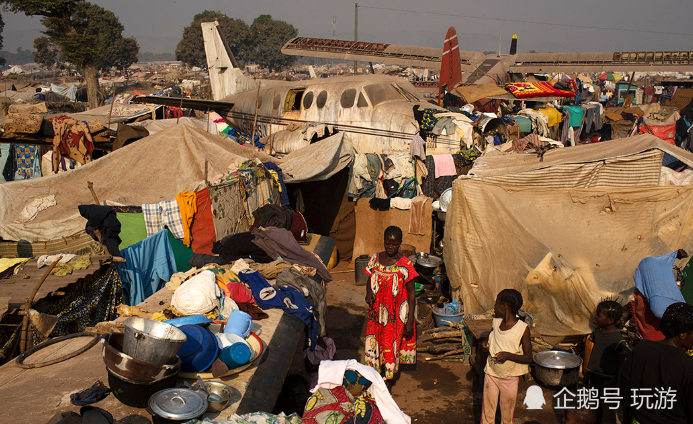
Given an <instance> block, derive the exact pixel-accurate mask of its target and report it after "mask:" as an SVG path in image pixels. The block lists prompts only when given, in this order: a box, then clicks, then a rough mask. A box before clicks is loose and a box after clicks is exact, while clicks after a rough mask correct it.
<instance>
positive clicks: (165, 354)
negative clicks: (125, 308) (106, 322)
mask: <svg viewBox="0 0 693 424" xmlns="http://www.w3.org/2000/svg"><path fill="white" fill-rule="evenodd" d="M124 324H125V337H124V339H123V353H125V354H126V355H130V356H132V357H133V358H135V359H140V360H142V361H146V362H152V363H154V364H160V365H165V364H171V363H173V362H174V360H175V357H176V354H177V353H178V350H179V349H180V347H181V346H182V345H183V343H185V340H186V337H185V333H183V332H182V331H181V330H179V329H178V328H176V327H174V326H172V325H170V324H165V323H163V322H160V321H156V320H153V319H149V318H140V317H132V318H128V319H126V320H125V323H124Z"/></svg>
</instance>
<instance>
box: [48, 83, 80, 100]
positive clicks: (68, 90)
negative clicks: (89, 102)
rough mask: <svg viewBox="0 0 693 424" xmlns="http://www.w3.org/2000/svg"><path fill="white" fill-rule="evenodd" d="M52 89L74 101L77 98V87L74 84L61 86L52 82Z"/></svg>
mask: <svg viewBox="0 0 693 424" xmlns="http://www.w3.org/2000/svg"><path fill="white" fill-rule="evenodd" d="M51 91H52V92H54V93H57V94H60V95H62V96H65V97H67V98H68V99H69V100H70V101H72V102H74V101H75V100H76V99H77V87H76V86H74V85H70V86H67V87H61V86H59V85H55V84H51Z"/></svg>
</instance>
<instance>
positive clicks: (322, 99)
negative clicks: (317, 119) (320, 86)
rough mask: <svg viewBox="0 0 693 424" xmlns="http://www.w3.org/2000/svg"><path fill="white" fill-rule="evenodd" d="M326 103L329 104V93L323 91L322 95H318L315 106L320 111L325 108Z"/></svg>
mask: <svg viewBox="0 0 693 424" xmlns="http://www.w3.org/2000/svg"><path fill="white" fill-rule="evenodd" d="M325 103H327V91H325V90H322V91H321V92H320V94H318V98H317V99H315V105H316V106H317V107H318V109H322V108H324V107H325Z"/></svg>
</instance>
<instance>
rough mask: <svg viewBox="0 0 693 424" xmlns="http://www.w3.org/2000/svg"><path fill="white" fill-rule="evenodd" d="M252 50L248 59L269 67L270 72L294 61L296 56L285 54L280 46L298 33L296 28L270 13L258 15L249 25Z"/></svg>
mask: <svg viewBox="0 0 693 424" xmlns="http://www.w3.org/2000/svg"><path fill="white" fill-rule="evenodd" d="M250 35H251V40H252V41H251V43H252V46H253V48H252V50H251V51H250V54H249V60H252V61H253V62H255V63H257V64H259V65H260V66H265V67H267V68H269V70H270V72H272V70H274V69H279V68H282V67H286V66H291V65H292V64H293V63H294V62H295V61H296V56H289V55H285V54H283V53H282V52H281V48H282V46H283V45H284V44H285V43H286V42H287V41H289V40H290V39H292V38H294V37H296V36H297V35H298V29H296V28H295V27H294V26H293V25H291V24H289V23H287V22H284V21H280V20H277V19H272V16H270V15H260V16H258V17H257V18H255V20H254V21H253V23H252V25H250Z"/></svg>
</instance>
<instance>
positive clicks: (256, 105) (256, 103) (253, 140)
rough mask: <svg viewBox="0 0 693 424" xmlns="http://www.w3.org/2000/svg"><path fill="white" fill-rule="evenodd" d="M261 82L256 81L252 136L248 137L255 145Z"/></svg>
mask: <svg viewBox="0 0 693 424" xmlns="http://www.w3.org/2000/svg"><path fill="white" fill-rule="evenodd" d="M261 84H262V82H258V83H257V95H256V96H255V119H253V137H252V138H251V139H250V143H251V144H252V145H255V125H256V124H257V112H258V109H260V85H261Z"/></svg>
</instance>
